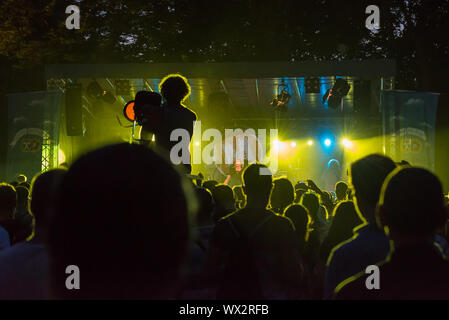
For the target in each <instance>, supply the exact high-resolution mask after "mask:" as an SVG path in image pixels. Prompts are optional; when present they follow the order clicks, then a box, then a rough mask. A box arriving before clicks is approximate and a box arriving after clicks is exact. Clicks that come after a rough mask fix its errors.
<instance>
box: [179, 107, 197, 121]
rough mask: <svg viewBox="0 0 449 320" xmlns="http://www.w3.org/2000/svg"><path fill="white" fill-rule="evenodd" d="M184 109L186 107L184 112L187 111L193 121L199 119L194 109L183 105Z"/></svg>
mask: <svg viewBox="0 0 449 320" xmlns="http://www.w3.org/2000/svg"><path fill="white" fill-rule="evenodd" d="M183 107H184V111H185V112H186V113H188V114H189V115H190V116H191V117H192V119H193V120H194V121H195V120H196V119H197V118H198V116H197V114H196V112H195V111H193V110H192V109H190V108H188V107H186V106H185V105H183Z"/></svg>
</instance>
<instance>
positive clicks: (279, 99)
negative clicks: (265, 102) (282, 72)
mask: <svg viewBox="0 0 449 320" xmlns="http://www.w3.org/2000/svg"><path fill="white" fill-rule="evenodd" d="M291 97H292V96H291V95H290V93H289V88H288V85H287V84H285V82H284V79H282V83H281V84H280V85H278V94H277V95H276V97H275V98H274V99H273V100H271V102H270V105H271V106H272V107H273V108H275V110H279V111H287V105H288V103H289V102H290V99H291Z"/></svg>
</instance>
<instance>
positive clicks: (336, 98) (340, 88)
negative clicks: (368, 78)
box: [323, 78, 351, 111]
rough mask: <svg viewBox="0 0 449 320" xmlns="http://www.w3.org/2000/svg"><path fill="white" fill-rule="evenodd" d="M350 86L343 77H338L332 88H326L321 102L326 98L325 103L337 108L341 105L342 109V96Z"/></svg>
mask: <svg viewBox="0 0 449 320" xmlns="http://www.w3.org/2000/svg"><path fill="white" fill-rule="evenodd" d="M350 88H351V86H350V85H349V83H348V82H347V81H346V80H345V79H342V78H338V79H337V80H336V81H335V84H334V86H333V87H332V89H329V90H327V91H326V93H325V94H324V96H323V103H325V102H326V100H327V105H328V106H329V107H331V108H332V109H337V108H338V106H339V105H341V107H342V111H343V97H344V96H346V95H347V94H348V92H349V89H350Z"/></svg>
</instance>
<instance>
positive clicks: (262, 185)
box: [242, 163, 273, 204]
mask: <svg viewBox="0 0 449 320" xmlns="http://www.w3.org/2000/svg"><path fill="white" fill-rule="evenodd" d="M268 170H269V169H268V168H267V167H266V166H265V165H263V164H259V163H254V164H251V165H249V166H248V167H247V168H246V169H245V170H244V171H243V174H242V180H243V191H244V192H245V194H246V196H247V201H248V202H250V201H253V200H255V201H258V202H261V203H262V204H268V200H269V199H270V193H271V189H272V188H273V177H272V175H271V174H261V173H268Z"/></svg>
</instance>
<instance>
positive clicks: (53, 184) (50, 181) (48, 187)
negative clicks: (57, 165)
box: [30, 169, 67, 228]
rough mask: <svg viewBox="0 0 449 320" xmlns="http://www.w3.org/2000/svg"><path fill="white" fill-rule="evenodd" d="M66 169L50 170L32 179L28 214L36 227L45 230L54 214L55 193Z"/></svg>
mask: <svg viewBox="0 0 449 320" xmlns="http://www.w3.org/2000/svg"><path fill="white" fill-rule="evenodd" d="M66 172H67V170H66V169H52V170H49V171H46V172H44V173H41V174H39V175H37V176H35V177H34V178H33V181H32V183H31V191H30V195H31V197H30V213H31V214H32V215H33V217H34V220H35V223H36V227H37V228H40V227H44V228H46V227H47V226H48V225H49V221H50V219H51V216H52V215H53V214H54V210H55V203H56V200H57V193H58V190H59V186H60V184H61V182H62V178H63V177H64V175H65V173H66Z"/></svg>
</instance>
